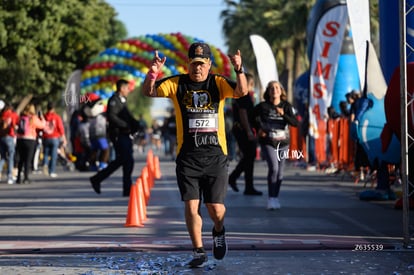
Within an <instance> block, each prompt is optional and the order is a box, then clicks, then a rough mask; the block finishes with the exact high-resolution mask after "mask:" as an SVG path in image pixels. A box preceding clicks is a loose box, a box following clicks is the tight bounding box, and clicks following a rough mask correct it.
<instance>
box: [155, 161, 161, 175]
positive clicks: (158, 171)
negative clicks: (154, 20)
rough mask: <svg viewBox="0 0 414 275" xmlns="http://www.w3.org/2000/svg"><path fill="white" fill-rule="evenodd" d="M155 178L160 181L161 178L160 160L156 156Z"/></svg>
mask: <svg viewBox="0 0 414 275" xmlns="http://www.w3.org/2000/svg"><path fill="white" fill-rule="evenodd" d="M154 178H155V179H157V180H159V179H160V178H161V170H160V158H159V157H158V156H154Z"/></svg>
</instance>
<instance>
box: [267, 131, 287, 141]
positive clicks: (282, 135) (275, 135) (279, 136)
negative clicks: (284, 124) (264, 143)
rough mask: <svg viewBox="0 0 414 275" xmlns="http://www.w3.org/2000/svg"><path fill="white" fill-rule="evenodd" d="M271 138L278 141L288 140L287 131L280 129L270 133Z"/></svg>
mask: <svg viewBox="0 0 414 275" xmlns="http://www.w3.org/2000/svg"><path fill="white" fill-rule="evenodd" d="M269 137H270V139H272V140H277V141H280V140H286V139H287V138H288V137H287V134H286V131H285V130H278V129H274V130H271V131H270V132H269Z"/></svg>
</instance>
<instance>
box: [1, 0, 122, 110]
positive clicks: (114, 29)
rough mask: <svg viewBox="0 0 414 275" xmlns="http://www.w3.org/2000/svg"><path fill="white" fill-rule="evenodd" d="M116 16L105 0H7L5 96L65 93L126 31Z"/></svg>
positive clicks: (4, 21)
mask: <svg viewBox="0 0 414 275" xmlns="http://www.w3.org/2000/svg"><path fill="white" fill-rule="evenodd" d="M115 16H116V14H115V11H114V9H113V8H112V7H111V6H109V5H108V4H107V3H105V2H103V1H100V0H83V1H78V0H51V1H41V0H30V1H7V0H5V1H1V2H0V38H1V39H0V81H1V83H2V86H1V88H0V89H1V94H2V96H3V97H5V98H6V99H7V100H8V101H10V102H12V103H16V102H19V101H20V100H21V99H22V98H24V97H25V96H27V95H30V94H32V95H33V100H34V102H35V103H41V102H42V101H45V99H47V100H59V99H61V98H60V97H61V93H62V91H63V89H64V88H65V85H66V80H67V78H68V77H69V75H70V74H71V72H72V71H73V70H75V69H82V68H84V67H85V65H86V64H88V62H89V59H90V58H91V57H92V56H94V55H96V54H98V53H99V52H100V51H102V50H104V49H105V48H106V47H108V46H110V45H112V44H114V42H115V41H116V40H118V39H120V38H122V36H124V35H125V34H126V31H125V27H123V24H122V23H121V22H120V21H118V20H116V19H115Z"/></svg>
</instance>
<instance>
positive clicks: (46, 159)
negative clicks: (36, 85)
mask: <svg viewBox="0 0 414 275" xmlns="http://www.w3.org/2000/svg"><path fill="white" fill-rule="evenodd" d="M45 120H46V126H45V128H44V129H43V173H44V174H46V175H49V176H50V177H52V178H55V177H57V174H56V163H57V158H58V148H59V145H60V144H61V142H62V143H63V144H62V145H63V146H66V137H65V128H64V126H63V121H62V118H61V116H60V115H59V114H57V113H56V110H55V106H54V104H53V102H48V104H47V112H46V114H45Z"/></svg>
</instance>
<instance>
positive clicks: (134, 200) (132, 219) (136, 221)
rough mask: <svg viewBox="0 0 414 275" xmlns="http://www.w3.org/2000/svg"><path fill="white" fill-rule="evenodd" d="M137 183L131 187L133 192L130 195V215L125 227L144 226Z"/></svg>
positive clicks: (128, 214)
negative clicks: (140, 212) (139, 206)
mask: <svg viewBox="0 0 414 275" xmlns="http://www.w3.org/2000/svg"><path fill="white" fill-rule="evenodd" d="M137 187H138V186H137V183H135V184H133V185H132V186H131V191H130V195H129V202H128V213H127V217H126V222H125V226H138V227H142V226H144V225H143V224H142V222H141V217H140V214H139V212H138V211H139V208H138V190H137Z"/></svg>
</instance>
